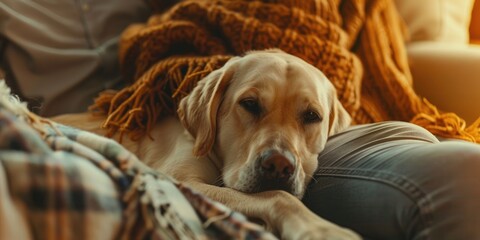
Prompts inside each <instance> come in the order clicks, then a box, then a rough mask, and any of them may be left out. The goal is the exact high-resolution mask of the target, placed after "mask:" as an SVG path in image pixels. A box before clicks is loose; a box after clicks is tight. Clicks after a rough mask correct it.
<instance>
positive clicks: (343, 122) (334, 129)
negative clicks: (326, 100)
mask: <svg viewBox="0 0 480 240" xmlns="http://www.w3.org/2000/svg"><path fill="white" fill-rule="evenodd" d="M331 102H332V105H331V108H330V117H329V130H328V136H332V135H334V134H337V133H339V132H341V131H343V130H344V129H346V128H347V127H348V126H350V123H351V118H350V115H349V114H348V112H347V110H345V108H344V107H343V105H342V103H341V102H340V101H339V100H338V98H337V95H336V94H333V96H332V101H331Z"/></svg>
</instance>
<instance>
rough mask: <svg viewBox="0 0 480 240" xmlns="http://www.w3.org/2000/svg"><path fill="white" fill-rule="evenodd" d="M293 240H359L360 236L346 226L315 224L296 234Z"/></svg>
mask: <svg viewBox="0 0 480 240" xmlns="http://www.w3.org/2000/svg"><path fill="white" fill-rule="evenodd" d="M292 239H295V240H361V239H362V238H361V237H360V236H359V235H358V234H356V233H355V232H353V231H352V230H350V229H347V228H341V227H338V226H317V227H311V228H309V229H306V230H305V231H303V232H300V233H299V234H296V236H295V237H293V238H292Z"/></svg>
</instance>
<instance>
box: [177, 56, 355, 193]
mask: <svg viewBox="0 0 480 240" xmlns="http://www.w3.org/2000/svg"><path fill="white" fill-rule="evenodd" d="M178 114H179V117H180V120H181V121H182V123H183V125H184V126H185V127H186V129H187V130H188V131H189V132H190V134H192V135H193V137H194V138H195V147H194V154H195V155H199V156H201V155H206V154H209V153H211V152H212V151H213V154H214V155H215V156H216V158H218V159H220V161H221V164H222V166H221V167H222V171H223V172H222V174H223V176H222V178H223V181H224V184H225V186H227V187H230V188H233V189H237V190H239V191H243V192H259V191H264V190H272V189H282V190H286V191H288V192H290V193H292V194H293V195H295V196H297V197H301V196H302V195H303V193H304V190H305V187H306V184H307V183H308V182H309V181H310V179H311V177H312V174H313V172H314V170H315V169H316V167H317V156H318V154H319V153H320V152H321V151H322V150H323V148H324V146H325V142H326V141H327V138H328V136H330V135H333V134H335V133H337V132H339V131H341V130H343V129H344V128H346V127H347V126H348V125H349V124H350V117H349V115H348V113H347V112H346V111H345V109H344V108H343V107H342V105H341V103H340V102H339V101H338V100H337V96H336V91H335V88H334V87H333V85H332V84H331V83H330V81H329V80H328V79H327V78H326V77H325V76H324V75H323V73H322V72H320V71H319V70H318V69H316V68H315V67H313V66H311V65H310V64H308V63H306V62H305V61H303V60H302V59H300V58H297V57H295V56H292V55H289V54H286V53H284V52H281V51H279V50H267V51H253V52H249V53H248V54H246V55H245V56H243V57H236V58H232V59H231V60H230V61H228V62H227V63H226V64H225V66H223V67H222V68H220V69H218V70H216V71H214V72H212V73H211V74H209V75H208V76H207V77H206V78H204V79H203V80H201V81H200V82H199V83H198V85H197V86H196V87H195V89H194V90H193V91H192V93H191V94H190V95H188V96H187V97H185V98H184V99H183V100H182V101H181V103H180V107H179V109H178Z"/></svg>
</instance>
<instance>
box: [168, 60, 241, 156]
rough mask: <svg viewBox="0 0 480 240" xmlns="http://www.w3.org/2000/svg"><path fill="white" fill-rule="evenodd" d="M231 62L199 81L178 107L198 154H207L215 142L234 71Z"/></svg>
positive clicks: (179, 115)
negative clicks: (219, 112) (219, 119)
mask: <svg viewBox="0 0 480 240" xmlns="http://www.w3.org/2000/svg"><path fill="white" fill-rule="evenodd" d="M231 61H232V59H231V60H230V61H229V62H227V63H226V65H225V66H223V67H222V68H220V69H217V70H215V71H213V72H211V73H210V74H209V75H207V76H206V77H205V78H204V79H202V80H200V81H199V82H198V83H197V86H195V88H194V89H193V91H192V92H191V93H190V94H189V95H187V96H186V97H184V98H183V99H182V100H181V102H180V106H179V107H178V110H177V114H178V117H179V118H180V121H181V123H182V124H183V126H184V127H185V128H186V129H187V131H188V132H189V133H190V134H191V135H192V136H193V137H194V138H195V145H194V148H193V154H194V155H195V156H204V155H206V154H207V153H208V152H209V151H210V150H211V149H212V147H213V144H214V143H215V137H216V130H217V112H218V109H219V107H220V103H221V101H222V99H223V95H224V93H225V91H226V89H227V87H228V85H229V82H230V79H231V78H232V76H233V73H234V69H233V66H231Z"/></svg>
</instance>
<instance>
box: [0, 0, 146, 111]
mask: <svg viewBox="0 0 480 240" xmlns="http://www.w3.org/2000/svg"><path fill="white" fill-rule="evenodd" d="M149 11H150V10H149V8H148V7H147V3H146V2H144V1H130V0H116V1H114V0H104V1H91V0H59V1H18V0H1V1H0V41H1V43H0V51H1V52H0V53H1V57H2V58H1V61H0V62H1V65H0V67H1V68H2V69H4V72H6V75H7V76H6V80H7V83H8V84H9V86H10V87H11V88H13V89H14V91H15V93H16V94H18V95H20V96H21V97H22V99H26V100H28V101H29V103H30V105H31V106H33V108H32V110H34V111H35V112H37V113H39V114H40V115H43V116H53V115H57V114H60V113H73V112H84V111H86V110H87V107H88V106H89V105H90V104H91V103H92V102H93V99H94V97H96V96H97V95H98V93H99V92H100V91H102V90H105V89H111V88H118V87H119V86H120V85H119V84H121V82H122V81H121V77H120V72H119V66H118V65H119V64H118V60H117V59H118V57H117V51H118V42H119V36H120V34H121V32H122V31H123V29H124V28H125V27H126V26H128V25H129V24H132V23H135V22H144V21H146V19H147V18H148V16H149Z"/></svg>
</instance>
